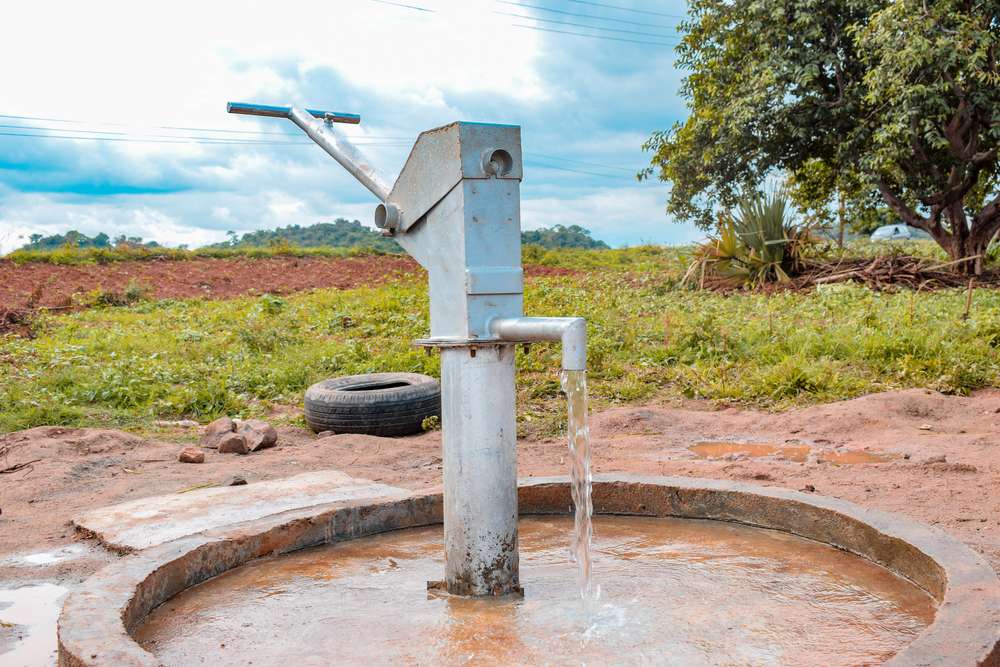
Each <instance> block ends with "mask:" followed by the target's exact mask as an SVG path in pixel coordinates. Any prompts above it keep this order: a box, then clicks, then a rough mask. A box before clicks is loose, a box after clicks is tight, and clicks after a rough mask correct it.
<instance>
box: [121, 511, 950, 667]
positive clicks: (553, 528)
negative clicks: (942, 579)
mask: <svg viewBox="0 0 1000 667" xmlns="http://www.w3.org/2000/svg"><path fill="white" fill-rule="evenodd" d="M594 524H595V531H594V535H595V537H594V543H593V556H594V558H593V568H594V573H595V576H596V577H597V578H598V579H599V580H600V581H601V589H602V597H601V600H600V602H598V603H595V604H593V605H590V607H591V608H590V610H589V611H588V610H587V609H585V608H584V606H582V605H580V598H579V589H578V581H577V578H576V573H575V572H574V568H572V567H571V564H570V562H569V556H568V554H567V553H566V548H565V543H566V536H567V535H568V534H569V533H570V531H571V530H572V527H573V520H572V518H570V517H526V518H524V519H522V520H521V523H520V543H521V575H522V576H521V580H522V582H523V583H524V585H525V597H524V598H521V599H516V598H514V599H512V598H505V599H499V600H497V599H488V600H486V599H469V598H454V597H449V596H443V597H441V596H434V595H428V593H427V591H426V589H425V583H424V582H426V581H428V580H433V579H434V578H435V577H436V576H439V574H440V571H441V569H442V567H443V566H444V555H443V546H442V534H441V528H440V526H436V527H427V528H418V529H412V530H406V531H397V532H395V533H386V534H384V535H379V536H375V537H371V538H365V539H360V540H353V541H349V542H344V543H341V544H336V545H330V546H325V547H319V548H316V549H310V550H305V551H300V552H296V553H293V554H288V555H285V556H281V557H277V558H273V559H267V560H261V561H256V562H254V563H251V564H250V565H247V566H245V567H242V568H238V569H236V570H233V571H231V572H228V573H225V574H223V575H221V576H219V577H216V578H214V579H211V580H209V581H207V582H205V583H203V584H201V585H199V586H196V587H194V588H192V589H190V590H188V591H186V592H184V593H182V594H180V595H179V596H177V597H176V598H174V599H172V600H169V601H167V602H166V603H164V604H163V605H161V606H160V607H159V608H158V609H157V610H155V611H154V612H153V614H152V615H151V616H150V618H149V619H148V622H147V623H146V624H145V625H143V626H142V627H141V628H140V629H139V630H138V632H137V633H136V636H137V639H138V640H139V641H140V643H141V644H142V645H143V646H144V647H145V648H146V649H147V650H150V651H152V652H153V653H155V654H156V655H157V657H158V658H159V659H160V660H161V661H162V662H163V663H164V664H166V665H191V664H201V661H205V660H209V661H211V662H212V664H213V665H214V666H215V667H221V666H222V665H245V664H247V663H248V662H250V661H253V663H254V664H295V665H300V666H306V665H326V664H330V663H332V662H338V663H342V664H355V663H356V664H387V663H388V664H439V665H455V664H549V665H553V664H556V665H563V664H570V665H579V664H583V663H586V664H595V665H597V664H657V665H663V664H667V665H677V666H683V667H688V666H692V665H719V666H721V665H755V666H766V667H769V666H777V665H782V666H786V665H787V666H797V665H803V666H804V665H826V666H830V667H835V666H845V665H859V664H880V663H882V662H883V661H884V660H886V659H888V658H889V657H890V656H892V655H893V654H894V653H895V652H897V651H898V650H899V649H900V648H901V647H903V646H904V645H906V644H907V643H909V642H910V641H911V640H912V639H913V638H914V637H915V636H916V635H917V634H918V633H919V632H920V631H921V630H923V628H925V627H926V626H927V625H928V624H929V623H930V622H931V621H932V620H933V616H934V613H935V607H934V603H933V600H932V599H931V598H930V597H929V596H928V595H926V594H925V593H924V592H923V591H921V590H920V589H918V588H916V587H915V586H913V585H912V584H911V583H909V582H907V581H905V580H904V579H901V578H899V577H896V576H895V575H893V574H892V573H890V572H888V571H887V570H884V569H882V568H880V567H878V566H876V565H874V564H872V563H870V562H869V561H866V560H863V559H860V558H857V557H855V556H852V555H850V554H847V553H845V552H843V551H839V550H837V549H834V548H832V547H829V546H826V545H822V544H818V543H816V542H811V541H808V540H803V539H801V538H797V537H795V536H792V535H787V534H785V533H779V532H775V531H766V530H759V529H752V528H748V527H745V526H739V525H736V524H728V523H722V522H712V521H694V520H684V519H653V518H645V517H603V516H598V517H595V518H594ZM362 638H363V639H362ZM220 644H221V645H224V646H220Z"/></svg>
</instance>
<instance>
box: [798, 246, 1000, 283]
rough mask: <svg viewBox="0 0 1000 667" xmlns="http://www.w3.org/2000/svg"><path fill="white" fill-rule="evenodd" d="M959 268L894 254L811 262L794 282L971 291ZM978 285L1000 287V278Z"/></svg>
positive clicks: (986, 276)
mask: <svg viewBox="0 0 1000 667" xmlns="http://www.w3.org/2000/svg"><path fill="white" fill-rule="evenodd" d="M960 261H962V260H960ZM955 264H957V262H947V263H944V264H941V263H940V262H934V261H932V260H928V259H922V258H920V257H912V256H909V255H893V254H887V255H879V256H877V257H864V258H845V259H840V260H838V261H835V262H818V261H811V262H808V263H807V265H806V266H805V268H804V270H803V271H802V273H801V274H800V275H799V276H798V277H796V278H795V279H794V280H793V282H794V286H795V287H797V288H808V287H814V286H817V285H830V284H834V283H844V282H854V283H861V284H863V285H866V286H867V287H869V288H870V289H873V290H878V291H887V292H891V291H896V290H899V289H913V290H938V289H946V288H953V287H967V286H968V285H969V281H970V276H966V275H963V274H961V273H958V272H957V271H955V266H954V265H955ZM974 283H975V285H977V286H979V287H996V286H1000V274H997V273H995V272H994V273H987V274H984V275H980V276H976V277H975V279H974Z"/></svg>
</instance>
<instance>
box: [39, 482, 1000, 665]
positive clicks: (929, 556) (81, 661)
mask: <svg viewBox="0 0 1000 667" xmlns="http://www.w3.org/2000/svg"><path fill="white" fill-rule="evenodd" d="M518 501H519V503H520V511H521V513H522V514H556V513H558V514H562V513H566V512H568V511H569V510H570V508H571V506H572V501H571V499H570V492H569V483H568V480H567V479H566V478H565V477H551V478H536V479H532V480H527V481H524V482H523V483H522V485H521V486H520V487H519V493H518ZM441 508H442V503H441V495H440V494H439V493H435V494H426V495H419V494H413V495H411V496H408V497H405V498H381V499H367V500H359V501H345V502H341V503H332V504H329V505H320V506H315V507H310V508H306V509H302V510H290V511H287V512H282V513H280V514H276V515H273V516H270V517H265V518H263V519H257V520H253V521H248V522H245V523H241V524H235V525H233V526H229V527H226V528H223V529H219V530H213V531H206V532H204V533H199V534H197V535H192V536H189V537H184V538H180V539H177V540H174V541H172V542H167V543H165V544H162V545H159V546H156V547H152V548H150V549H147V550H144V551H141V552H139V553H137V554H134V555H131V556H127V557H124V558H122V559H121V560H120V561H118V562H116V563H113V564H111V565H109V566H107V567H105V568H104V569H102V570H100V571H99V572H97V573H96V574H94V575H93V576H92V577H90V578H89V579H88V580H87V581H86V582H84V584H83V585H82V586H81V587H80V588H78V589H77V590H76V591H74V592H73V593H71V594H70V596H69V597H68V598H67V601H66V603H65V604H64V606H63V610H62V613H61V614H60V617H59V628H58V638H59V665H61V666H65V667H78V666H83V665H88V666H94V667H97V666H106V665H115V666H119V665H136V666H139V665H141V666H143V667H147V666H148V667H154V666H159V665H160V664H161V663H160V662H159V661H158V660H157V658H156V657H155V656H154V655H153V654H151V653H149V652H147V651H145V650H144V649H142V648H141V647H140V646H139V645H138V644H137V643H136V642H135V641H134V640H133V639H132V637H131V635H130V632H131V631H132V630H134V629H135V628H136V627H138V626H139V625H140V624H141V622H142V621H143V619H144V618H145V617H146V615H147V614H148V613H149V612H150V611H151V610H152V609H153V608H154V607H156V606H157V605H159V604H160V603H162V602H164V601H166V600H168V599H170V598H171V597H173V596H174V595H176V594H177V593H179V592H180V591H182V590H184V589H186V588H189V587H191V586H194V585H195V584H198V583H200V582H202V581H204V580H206V579H208V578H210V577H213V576H216V575H218V574H221V573H222V572H225V571H226V570H229V569H232V568H234V567H238V566H240V565H242V564H244V563H246V562H247V561H249V560H252V559H254V558H258V557H261V556H267V555H275V554H281V553H287V552H290V551H295V550H297V549H302V548H305V547H309V546H316V545H319V544H325V543H330V542H336V541H341V540H347V539H353V538H357V537H364V536H367V535H373V534H377V533H381V532H387V531H391V530H399V529H403V528H411V527H417V526H424V525H430V524H435V523H441V521H442V509H441ZM594 512H595V513H597V514H634V515H640V516H673V517H680V518H689V519H695V518H697V519H711V520H716V521H730V522H736V523H742V524H746V525H749V526H754V527H759V528H768V529H774V530H781V531H785V532H789V533H793V534H796V535H800V536H802V537H806V538H809V539H813V540H817V541H820V542H824V543H827V544H830V545H833V546H835V547H838V548H841V549H844V550H847V551H850V552H852V553H855V554H857V555H859V556H861V557H864V558H867V559H869V560H871V561H873V562H875V563H878V564H880V565H882V566H884V567H886V568H887V569H889V570H891V571H893V572H895V573H897V574H899V575H901V576H904V577H906V578H907V579H909V580H911V581H912V582H914V583H915V584H917V585H918V586H920V587H921V588H923V589H924V590H926V591H927V592H928V593H930V594H931V595H932V596H933V597H934V598H935V599H936V600H937V601H938V611H937V614H936V615H935V619H934V622H933V623H931V625H929V626H928V627H927V628H925V629H924V631H923V632H922V633H921V634H920V635H918V636H917V638H916V639H915V640H914V641H913V642H911V643H910V644H909V645H908V646H906V647H905V648H904V649H903V650H901V651H900V652H899V653H897V654H896V655H895V656H894V657H893V658H892V659H891V660H889V662H888V663H886V664H889V665H894V666H897V667H903V666H906V667H911V666H917V665H949V666H964V665H969V666H977V667H978V666H983V667H998V666H1000V580H998V579H997V576H996V574H995V573H994V572H993V569H992V568H991V567H990V566H989V565H988V564H987V563H986V562H985V561H984V560H983V559H982V558H981V557H980V556H979V555H978V554H976V553H975V552H974V551H972V550H971V549H969V548H968V547H966V546H965V545H964V544H961V543H960V542H958V541H957V540H955V539H953V538H951V537H949V536H948V535H946V534H945V533H943V532H941V531H939V530H937V529H935V528H932V527H930V526H927V525H925V524H922V523H919V522H916V521H912V520H910V519H906V518H903V517H900V516H898V515H893V514H889V513H886V512H880V511H878V510H871V509H866V508H863V507H859V506H858V505H854V504H853V503H849V502H846V501H843V500H838V499H835V498H828V497H823V496H815V495H811V494H805V493H799V492H796V491H789V490H787V489H780V488H774V487H761V486H756V485H751V484H743V483H739V482H730V481H725V480H707V479H694V478H682V477H653V476H637V475H598V476H596V477H595V479H594Z"/></svg>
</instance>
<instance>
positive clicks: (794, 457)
mask: <svg viewBox="0 0 1000 667" xmlns="http://www.w3.org/2000/svg"><path fill="white" fill-rule="evenodd" d="M688 449H690V450H691V451H692V452H694V453H695V454H697V455H698V456H700V457H701V458H703V459H721V458H725V457H726V456H729V455H731V454H735V455H740V454H742V455H745V456H748V457H750V458H760V457H763V456H781V457H782V458H784V459H788V460H789V461H795V462H796V463H801V462H803V461H805V460H806V459H807V458H809V448H808V447H806V446H804V445H803V446H782V445H771V444H766V443H756V442H722V441H719V442H716V441H706V442H699V443H696V444H693V445H691V446H690V447H688Z"/></svg>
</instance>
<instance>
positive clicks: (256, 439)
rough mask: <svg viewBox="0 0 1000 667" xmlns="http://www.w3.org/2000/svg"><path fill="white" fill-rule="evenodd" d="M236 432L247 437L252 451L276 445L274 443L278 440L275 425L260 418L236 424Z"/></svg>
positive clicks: (248, 445)
mask: <svg viewBox="0 0 1000 667" xmlns="http://www.w3.org/2000/svg"><path fill="white" fill-rule="evenodd" d="M236 432H237V433H238V434H239V435H242V436H243V437H244V438H245V439H246V443H247V447H248V448H249V449H250V451H251V452H256V451H257V450H259V449H267V448H268V447H274V444H275V443H276V442H278V432H277V431H275V430H274V427H273V426H271V425H270V424H268V423H267V422H265V421H261V420H259V419H248V420H246V421H243V422H240V423H239V424H238V425H237V426H236Z"/></svg>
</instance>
